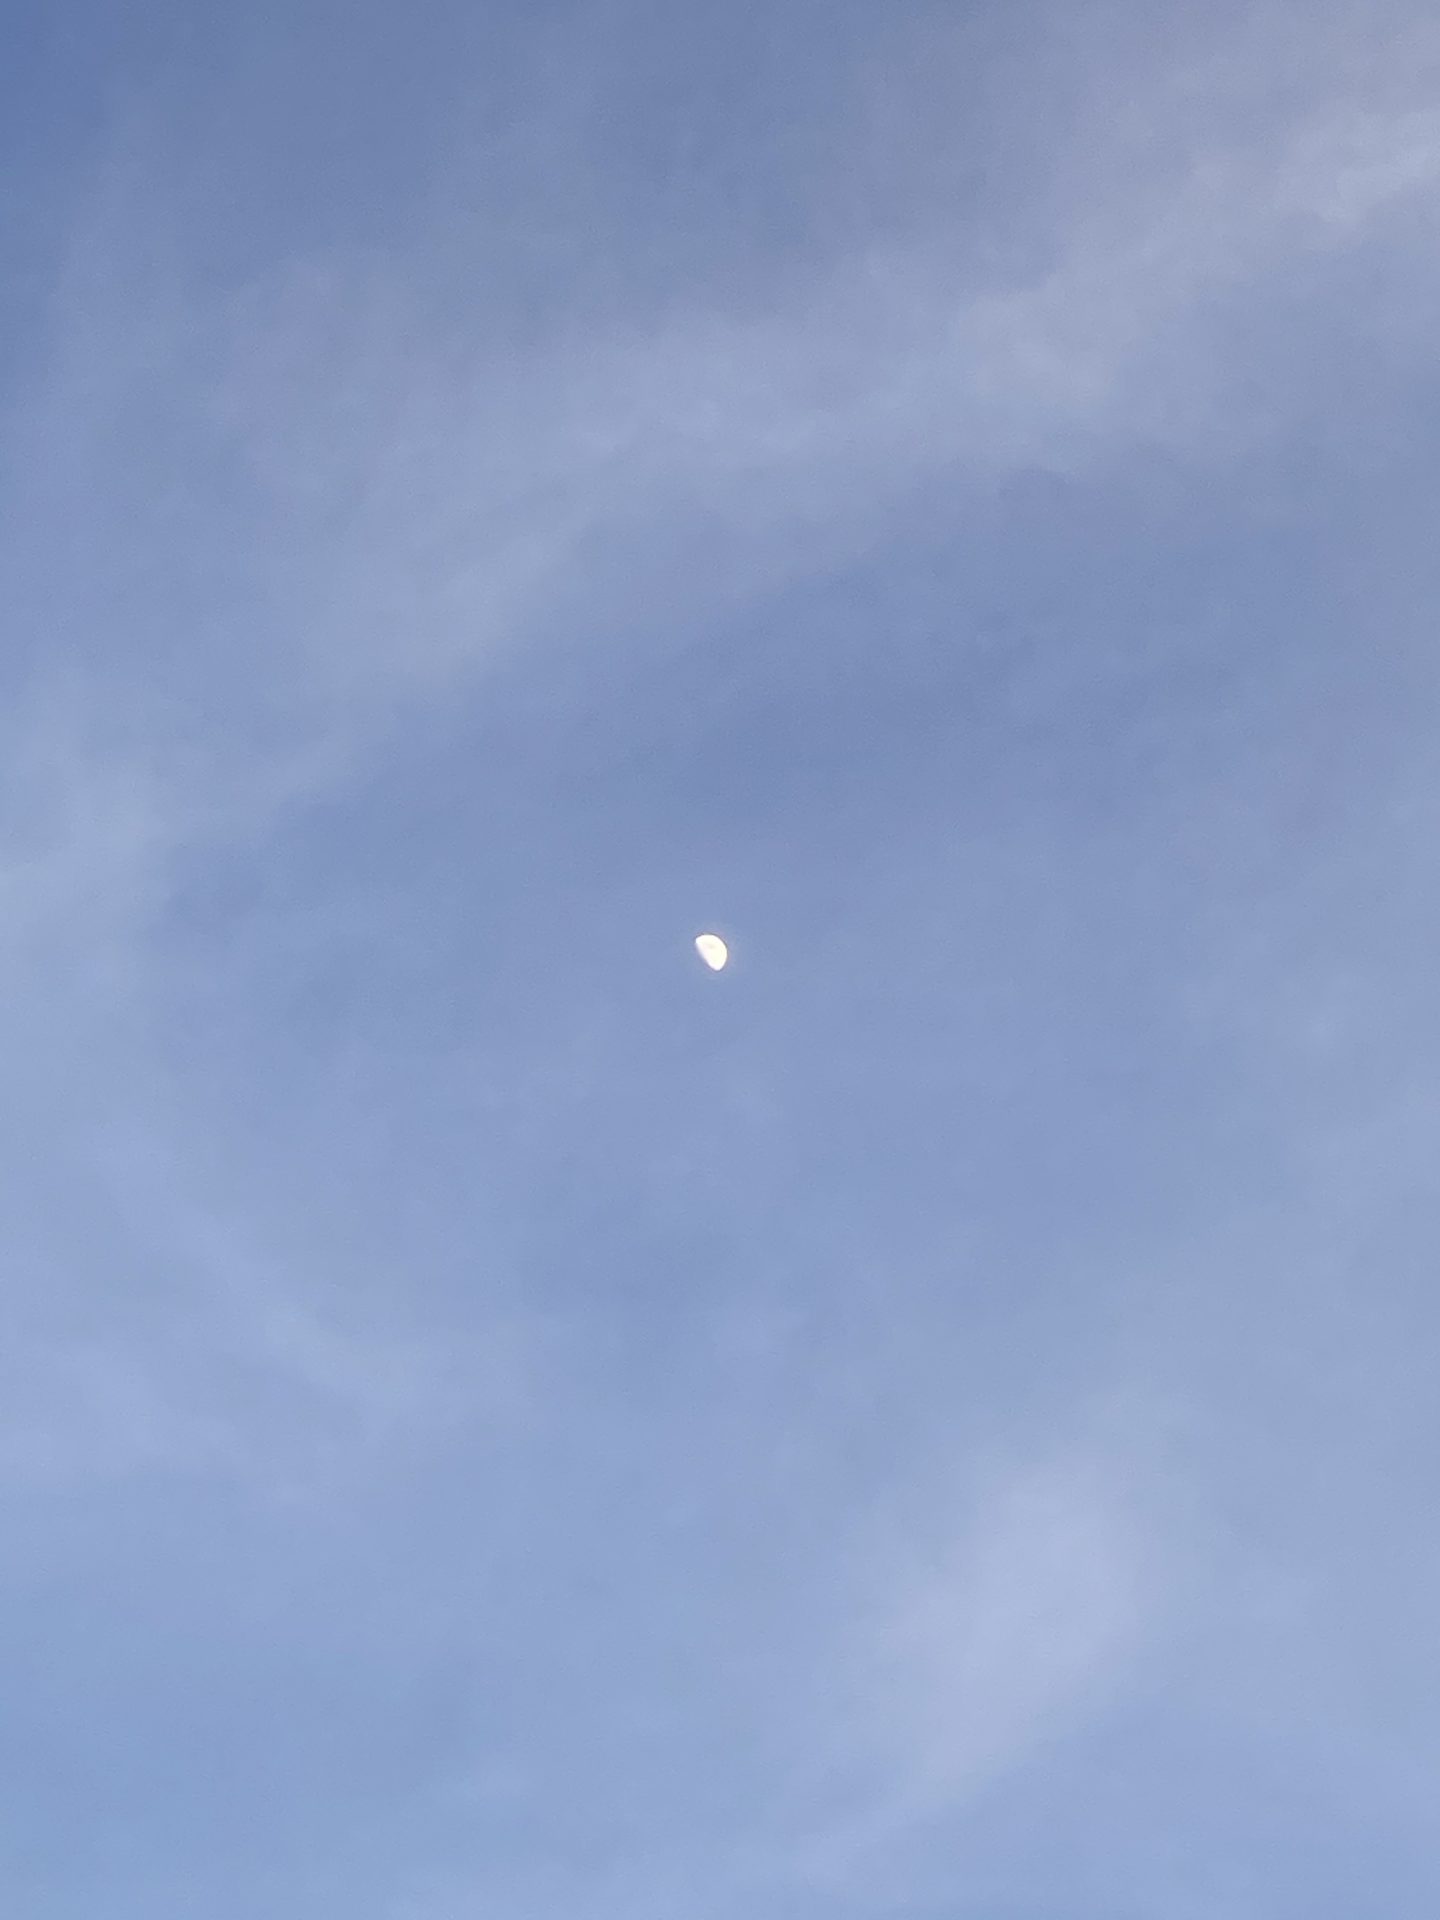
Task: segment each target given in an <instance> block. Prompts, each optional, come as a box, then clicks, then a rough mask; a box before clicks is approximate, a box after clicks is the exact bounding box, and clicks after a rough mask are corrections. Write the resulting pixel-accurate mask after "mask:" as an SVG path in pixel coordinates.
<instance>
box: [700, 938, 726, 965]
mask: <svg viewBox="0 0 1440 1920" xmlns="http://www.w3.org/2000/svg"><path fill="white" fill-rule="evenodd" d="M695 951H696V952H697V953H698V954H699V956H700V958H701V959H702V960H703V961H704V962H705V964H706V966H707V967H709V969H710V971H711V972H712V973H719V971H720V969H721V968H722V967H723V966H724V964H725V962H726V961H727V960H728V959H729V958H730V949H729V948H728V947H727V946H726V944H725V942H724V941H723V940H722V939H721V938H720V936H719V934H718V933H702V934H701V935H700V936H699V937H698V939H697V940H696V942H695Z"/></svg>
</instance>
